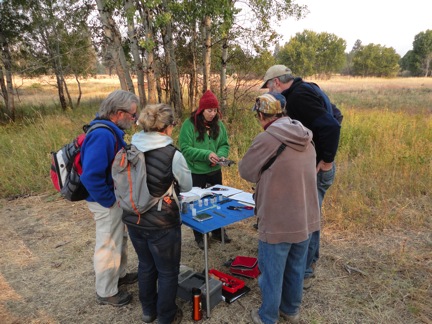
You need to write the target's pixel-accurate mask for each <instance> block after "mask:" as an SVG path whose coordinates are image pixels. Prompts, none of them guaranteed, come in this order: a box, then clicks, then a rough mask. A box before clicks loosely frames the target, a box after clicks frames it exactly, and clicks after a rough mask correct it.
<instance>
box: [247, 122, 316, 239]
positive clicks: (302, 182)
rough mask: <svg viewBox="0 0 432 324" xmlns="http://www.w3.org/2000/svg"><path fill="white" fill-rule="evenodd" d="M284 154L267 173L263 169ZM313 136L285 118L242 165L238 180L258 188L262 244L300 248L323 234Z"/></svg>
mask: <svg viewBox="0 0 432 324" xmlns="http://www.w3.org/2000/svg"><path fill="white" fill-rule="evenodd" d="M282 143H284V144H285V145H286V148H285V149H284V151H282V153H281V154H280V155H279V156H278V157H277V158H276V160H275V161H274V163H273V164H272V165H271V166H270V167H269V168H268V169H267V170H265V171H263V172H261V169H262V167H263V166H264V165H265V164H266V163H267V162H268V161H269V160H270V159H271V158H272V157H273V156H274V155H275V154H276V152H277V150H278V148H279V146H280V145H281V144H282ZM315 159H316V153H315V148H314V146H313V143H312V132H311V131H310V130H309V129H308V128H306V127H304V126H303V125H302V124H301V123H300V122H299V121H297V120H292V119H291V118H289V117H281V118H279V119H277V120H276V121H274V122H273V123H272V124H271V125H270V126H269V127H268V128H267V129H266V130H265V131H263V132H262V133H260V134H258V136H257V137H256V138H255V139H254V141H253V142H252V145H251V147H250V148H249V150H248V151H247V152H246V154H245V156H244V157H243V159H242V160H241V161H240V162H239V172H240V176H241V177H242V178H243V179H245V180H247V181H250V182H254V183H256V190H255V207H256V214H257V216H258V221H259V224H258V231H259V239H260V240H261V241H264V242H267V243H270V244H277V243H282V242H287V243H299V242H303V241H305V240H306V239H307V238H308V235H309V234H311V233H312V232H315V231H317V230H319V229H320V210H319V205H318V193H317V184H316V181H317V180H316V179H317V176H316V166H315V164H316V161H315Z"/></svg>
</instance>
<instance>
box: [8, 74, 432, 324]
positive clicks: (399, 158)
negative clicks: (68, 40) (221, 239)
mask: <svg viewBox="0 0 432 324" xmlns="http://www.w3.org/2000/svg"><path fill="white" fill-rule="evenodd" d="M48 81H49V80H48ZM316 82H318V83H319V84H320V86H321V87H322V88H323V89H324V90H326V92H327V93H328V94H329V96H330V98H331V99H332V101H334V102H335V103H336V104H337V105H338V107H339V108H340V109H341V110H342V112H343V114H344V121H343V126H342V135H341V142H340V148H339V151H338V155H337V157H336V163H337V175H336V181H335V184H334V185H333V186H332V187H331V188H330V190H329V191H328V193H327V196H326V199H325V200H324V206H323V251H322V258H321V261H320V263H319V267H318V278H317V279H316V283H315V285H314V286H313V287H312V288H311V290H309V291H307V292H306V293H305V297H304V303H303V310H302V314H303V315H302V318H303V319H302V322H303V323H432V307H431V303H430V300H431V298H432V282H431V278H432V254H431V253H432V252H431V251H432V234H431V233H432V231H431V230H432V225H431V224H432V222H431V215H432V181H431V180H432V78H428V79H426V78H404V79H401V78H398V79H355V78H341V77H337V78H332V79H331V80H328V81H316ZM116 88H117V80H116V79H114V78H99V79H96V80H95V79H92V80H87V81H86V82H83V90H84V97H83V99H82V100H83V103H82V106H81V107H79V108H78V109H76V110H74V111H67V112H61V111H60V108H58V105H56V102H57V101H58V100H57V97H56V92H55V89H53V88H52V86H50V85H48V84H47V80H25V81H23V83H22V85H21V87H20V88H19V94H20V95H19V98H20V101H18V102H17V107H18V111H17V115H18V116H20V119H19V121H17V122H16V123H7V124H5V125H3V126H0V158H1V160H2V163H1V166H0V177H1V179H2V181H0V196H1V197H0V198H2V200H1V202H0V203H1V206H0V207H1V210H0V212H1V214H0V215H1V219H0V221H1V222H0V224H1V226H2V228H4V231H3V233H2V234H1V235H0V242H2V246H4V247H5V248H4V249H2V252H1V253H0V261H1V262H0V264H1V266H0V270H1V272H0V287H2V288H3V291H7V292H8V293H9V295H8V294H6V295H4V296H3V297H0V318H6V319H8V321H7V322H10V323H30V322H32V323H66V322H68V323H84V322H87V323H96V322H97V323H106V322H118V323H122V322H125V321H129V322H134V321H138V320H139V309H137V308H139V306H138V305H139V302H138V301H137V300H135V302H134V304H133V305H131V306H130V307H129V306H128V308H127V309H126V311H125V310H112V309H109V310H108V309H107V308H104V312H100V311H98V310H100V308H97V306H94V305H92V303H93V302H94V301H93V295H91V294H92V289H93V287H92V284H93V282H92V266H91V255H92V252H91V250H92V243H93V240H94V238H93V236H94V234H93V224H92V222H91V218H90V215H89V214H88V211H87V210H86V208H85V205H83V204H82V203H77V204H74V205H73V206H74V207H73V208H70V207H71V204H69V203H67V202H64V201H63V200H62V199H60V198H59V197H58V195H57V194H56V193H55V192H54V191H53V189H52V187H51V184H50V181H49V177H48V171H49V152H50V151H51V150H54V149H58V148H59V147H60V146H61V145H63V144H64V143H66V142H68V141H69V140H70V139H71V138H72V137H73V136H75V135H76V134H78V132H79V130H80V127H81V126H82V125H83V124H84V123H86V122H88V121H89V120H91V119H92V118H93V116H94V113H95V112H96V111H97V109H98V105H99V103H100V100H101V98H103V97H104V96H105V95H106V94H107V93H109V92H110V91H112V90H114V89H116ZM258 93H260V92H259V91H258V90H257V91H256V93H255V94H258ZM253 98H254V95H250V96H249V98H247V99H245V102H241V103H237V104H236V105H235V106H230V107H229V109H228V110H227V111H226V112H225V114H224V121H225V123H226V125H227V128H228V132H229V134H230V143H231V153H230V158H231V159H233V160H235V161H239V160H240V159H241V157H242V156H243V154H244V152H245V151H246V150H247V148H248V146H249V144H250V142H251V141H252V139H253V137H254V136H255V135H256V134H257V133H258V132H259V131H260V129H259V127H258V125H257V123H256V121H255V120H254V118H253V117H252V113H251V112H250V109H249V108H250V106H251V105H252V103H253ZM186 115H187V114H186ZM177 133H178V129H176V131H175V133H174V138H175V139H176V136H177ZM129 136H130V134H128V138H130V137H129ZM224 182H225V184H226V185H229V186H234V187H239V188H241V189H244V190H249V189H250V187H251V184H249V183H247V182H245V181H243V180H242V179H240V177H239V175H238V172H237V169H236V168H235V167H231V168H229V169H225V170H224ZM287 194H289V187H287ZM64 214H65V215H68V216H71V217H70V218H67V219H62V221H61V222H58V223H56V221H55V220H56V219H57V218H62V217H63V216H64ZM252 223H253V221H252V220H251V221H250V222H246V223H245V224H241V225H238V226H237V225H236V227H235V231H234V230H230V233H231V234H232V235H231V236H233V237H234V241H235V242H234V244H233V245H231V246H228V247H225V248H223V247H220V246H217V245H216V244H215V245H214V246H213V247H212V249H211V254H212V259H213V261H212V262H213V264H212V265H213V266H214V267H218V266H219V265H220V264H222V263H223V261H225V260H226V259H228V258H229V257H228V256H232V255H233V254H234V255H235V254H240V253H244V254H253V253H256V233H255V232H254V231H253V230H252V228H251V225H252ZM77 225H79V226H84V228H85V230H82V228H81V229H80V228H77V227H76V226H77ZM42 228H43V229H42ZM184 232H185V233H184V243H183V244H184V245H183V251H184V252H183V255H182V263H185V264H186V265H189V266H192V267H197V266H198V264H199V263H200V260H201V257H202V256H201V254H200V253H199V251H197V250H196V248H195V246H194V244H193V242H192V238H191V235H190V234H191V233H190V230H188V229H184ZM63 241H65V242H71V243H70V244H69V243H68V244H66V245H64V247H63V245H62V247H61V248H53V246H57V245H58V244H60V243H61V242H63ZM44 244H48V245H45V246H44ZM50 247H51V248H50ZM233 249H234V250H233ZM44 251H45V252H47V253H48V254H47V255H45V254H44V253H45V252H44ZM131 252H133V250H132V249H131ZM131 254H133V253H131ZM62 256H64V257H66V256H67V260H66V259H64V260H63V258H62ZM48 257H49V258H48ZM47 258H48V259H47ZM53 258H54V259H61V260H63V261H61V262H60V261H58V262H60V265H59V266H58V267H56V266H55V264H56V263H55V262H57V261H55V260H54V261H53V260H52V259H53ZM69 258H71V259H72V260H80V264H76V262H73V261H72V260H69ZM53 262H54V263H53ZM29 264H30V266H31V268H32V271H33V272H32V274H33V275H34V276H35V277H36V278H39V279H40V280H42V283H45V286H44V287H45V288H46V289H48V288H49V289H48V296H46V297H45V296H44V297H41V298H42V300H43V302H44V305H38V303H37V302H36V301H35V300H34V299H35V298H36V296H37V291H38V290H39V289H42V288H43V287H41V286H40V285H41V284H42V283H40V285H37V284H36V283H31V284H30V283H29V282H30V280H31V278H30V276H29V275H28V274H26V273H23V272H22V269H24V268H25V267H27V266H28V265H29ZM212 265H211V266H212ZM222 270H223V269H222ZM51 275H53V276H55V280H54V279H53V280H54V281H55V282H57V283H58V286H52V285H51V284H50V283H49V280H48V279H46V282H44V279H41V278H45V276H51ZM76 275H81V276H82V277H83V280H84V282H85V284H83V283H77V282H76V280H78V279H77V278H71V277H69V276H72V277H73V276H76ZM20 278H21V279H22V281H23V283H22V284H21V283H20ZM25 283H27V287H28V288H26V285H25ZM248 285H249V286H250V287H251V288H252V290H253V291H252V293H251V294H250V295H248V297H247V298H245V299H244V300H243V301H239V303H238V304H232V305H229V307H228V306H227V305H224V306H223V307H222V306H221V308H220V309H219V306H218V307H217V308H216V310H215V312H214V315H213V316H212V317H211V318H210V319H208V320H207V321H206V322H209V323H234V322H238V323H248V322H249V317H248V313H247V312H248V311H250V309H251V307H255V306H257V305H259V298H260V297H259V289H258V287H257V285H256V282H254V281H249V282H248ZM74 287H79V289H78V290H80V291H81V292H83V291H84V292H85V294H86V296H85V298H84V300H85V302H84V301H82V300H80V298H82V295H81V294H80V293H79V291H74ZM64 290H66V291H67V292H68V294H69V297H70V300H71V304H72V305H70V306H71V307H72V309H73V310H74V311H75V313H74V312H72V310H66V305H55V306H54V303H53V302H52V301H51V300H62V301H63V302H64V303H66V299H64V298H63V296H62V295H61V294H62V292H63V293H64ZM134 291H135V295H136V290H134ZM87 294H89V295H91V296H87ZM90 304H91V305H90ZM24 307H27V308H28V309H27V310H26V311H24ZM183 307H185V308H184V310H186V309H188V305H183ZM125 312H126V313H125ZM20 314H21V315H20ZM4 316H6V317H4ZM188 316H189V317H188V318H190V314H189V315H188ZM138 322H139V321H138ZM184 322H185V323H188V322H189V321H184Z"/></svg>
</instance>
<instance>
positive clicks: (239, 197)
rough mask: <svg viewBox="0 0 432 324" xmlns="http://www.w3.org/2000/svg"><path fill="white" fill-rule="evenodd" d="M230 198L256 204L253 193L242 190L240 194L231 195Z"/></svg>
mask: <svg viewBox="0 0 432 324" xmlns="http://www.w3.org/2000/svg"><path fill="white" fill-rule="evenodd" d="M230 199H233V200H237V201H239V202H244V203H247V204H250V205H253V206H255V201H254V200H253V198H252V194H251V193H249V192H245V191H242V192H240V193H238V194H235V195H232V196H230Z"/></svg>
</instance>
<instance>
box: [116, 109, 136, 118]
mask: <svg viewBox="0 0 432 324" xmlns="http://www.w3.org/2000/svg"><path fill="white" fill-rule="evenodd" d="M118 111H121V112H124V113H125V114H129V115H131V117H132V118H133V119H137V114H136V113H133V114H132V113H131V112H129V111H127V110H124V109H119V110H118Z"/></svg>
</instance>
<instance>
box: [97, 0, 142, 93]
mask: <svg viewBox="0 0 432 324" xmlns="http://www.w3.org/2000/svg"><path fill="white" fill-rule="evenodd" d="M96 4H97V8H98V11H99V17H100V20H101V22H102V25H103V30H104V34H105V39H106V46H107V48H108V50H109V51H110V54H111V57H112V59H113V61H114V63H115V68H116V72H117V76H118V78H119V81H120V85H121V88H122V89H123V90H129V91H131V92H133V93H135V88H134V85H133V82H132V77H131V75H130V72H129V68H128V65H127V62H126V55H125V52H124V50H123V44H122V37H121V35H120V31H119V29H118V27H117V24H116V22H115V20H114V18H113V15H114V11H116V5H117V4H116V3H115V1H110V0H96Z"/></svg>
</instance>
